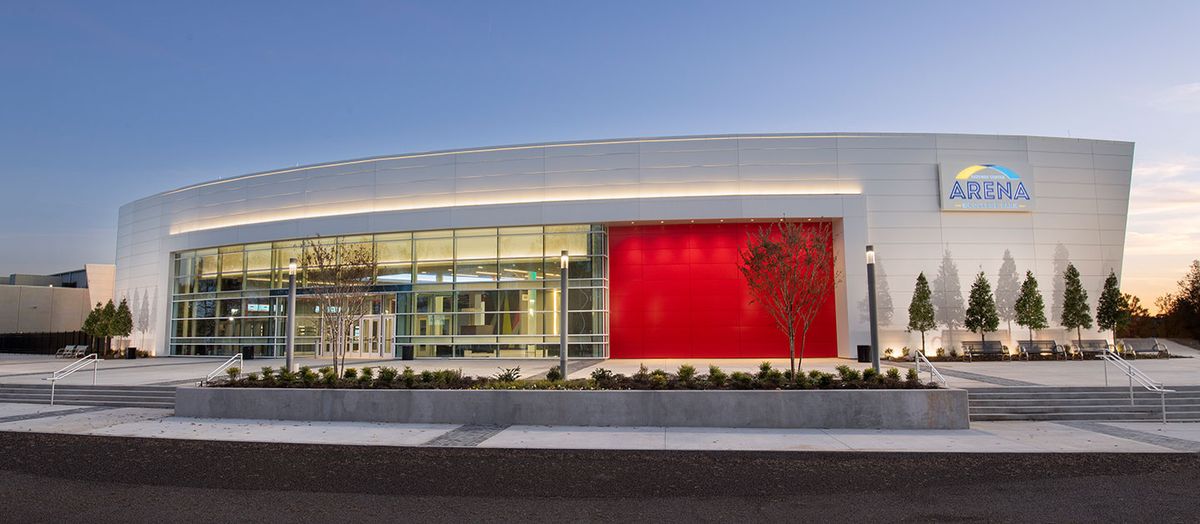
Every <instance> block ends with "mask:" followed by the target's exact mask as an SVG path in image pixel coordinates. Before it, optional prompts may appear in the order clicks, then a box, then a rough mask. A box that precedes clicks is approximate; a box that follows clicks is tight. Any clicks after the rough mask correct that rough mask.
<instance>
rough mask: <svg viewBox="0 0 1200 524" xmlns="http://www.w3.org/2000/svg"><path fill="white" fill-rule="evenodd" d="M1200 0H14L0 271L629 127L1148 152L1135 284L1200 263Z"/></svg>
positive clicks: (6, 17) (2, 31) (1137, 287)
mask: <svg viewBox="0 0 1200 524" xmlns="http://www.w3.org/2000/svg"><path fill="white" fill-rule="evenodd" d="M1198 21H1200V2H1195V1H1188V2H1097V1H1087V2H1068V1H1057V2H1035V1H1028V2H1025V1H1004V2H989V3H985V2H948V1H947V2H827V3H815V2H814V3H807V2H751V1H744V2H743V1H736V2H735V1H732V0H730V1H726V2H668V1H661V2H647V1H641V2H636V1H635V2H619V1H607V2H589V3H582V2H552V1H546V2H516V1H513V2H478V3H473V2H428V3H413V2H382V1H379V2H320V3H317V2H313V3H306V2H298V1H292V2H216V1H213V2H187V3H185V2H171V1H156V2H60V1H54V0H46V1H14V0H6V1H4V2H3V3H2V4H0V71H2V73H0V97H3V100H4V103H3V104H0V156H2V157H3V159H4V162H3V164H0V224H4V226H3V227H2V228H0V242H3V244H0V245H4V246H5V248H4V249H3V250H0V274H7V273H9V272H53V271H61V270H65V269H70V268H74V267H78V266H81V265H82V264H83V263H84V262H111V261H112V260H113V253H114V250H115V247H114V246H115V233H116V231H115V230H116V213H117V207H118V206H119V205H120V204H122V203H124V202H127V201H130V200H133V199H135V198H139V197H141V196H145V195H149V194H152V193H156V192H158V191H162V190H165V189H170V188H174V187H178V186H182V185H186V184H189V183H193V182H198V181H202V180H208V179H213V178H217V177H224V176H233V175H237V174H242V173H248V172H253V171H260V170H266V169H271V168H278V167H281V166H288V165H293V164H308V163H314V162H322V161H330V160H337V159H345V158H354V157H363V156H373V155H380V154H388V153H399V152H406V151H415V150H428V149H445V148H455V147H470V146H481V145H495V144H509V143H523V142H538V141H550V140H571V139H588V138H606V137H623V136H652V135H675V134H696V133H737V132H784V131H899V132H904V131H913V132H968V133H1006V134H1009V133H1011V134H1035V135H1054V136H1068V135H1069V136H1076V137H1088V138H1106V139H1118V140H1132V141H1135V142H1137V153H1136V174H1135V182H1134V191H1133V193H1134V194H1133V197H1132V198H1133V203H1132V204H1131V208H1132V209H1131V216H1130V223H1129V227H1130V235H1129V239H1128V242H1127V246H1126V268H1127V270H1126V275H1125V276H1126V278H1125V281H1126V282H1125V285H1126V287H1127V288H1129V289H1132V290H1133V291H1135V292H1137V293H1139V294H1141V295H1143V300H1144V301H1146V302H1152V301H1153V297H1154V296H1156V295H1157V294H1160V293H1161V292H1162V291H1163V290H1165V289H1166V288H1167V287H1168V286H1169V285H1170V284H1171V283H1173V281H1174V279H1176V278H1178V276H1179V275H1181V274H1182V273H1183V270H1184V269H1185V266H1186V264H1187V262H1188V261H1190V260H1191V259H1192V258H1196V257H1200V249H1198V248H1197V246H1198V245H1200V213H1197V211H1200V209H1198V207H1200V205H1198V204H1197V202H1200V190H1198V189H1197V188H1198V187H1200V185H1198V184H1200V145H1198V144H1200V124H1198V123H1197V122H1198V121H1200V59H1198V58H1197V57H1198V56H1200V34H1198V32H1197V31H1196V30H1195V26H1196V24H1197V22H1198Z"/></svg>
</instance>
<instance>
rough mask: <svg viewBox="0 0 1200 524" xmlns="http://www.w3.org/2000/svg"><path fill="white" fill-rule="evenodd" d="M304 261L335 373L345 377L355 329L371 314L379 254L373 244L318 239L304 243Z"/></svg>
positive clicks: (311, 293)
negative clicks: (343, 374) (350, 343)
mask: <svg viewBox="0 0 1200 524" xmlns="http://www.w3.org/2000/svg"><path fill="white" fill-rule="evenodd" d="M303 261H304V262H303V264H304V277H305V278H306V280H307V286H306V287H307V291H308V292H309V295H310V296H312V297H313V298H314V299H315V300H316V303H317V306H318V310H319V314H320V316H321V335H322V338H323V339H324V341H325V343H327V344H329V347H330V349H332V352H333V367H334V372H335V373H337V374H338V375H341V373H342V371H343V370H344V369H345V367H346V354H347V352H348V351H347V350H348V349H349V338H350V336H351V334H352V333H353V332H354V326H355V325H357V324H358V322H359V321H360V320H362V318H363V317H364V316H366V315H368V314H369V313H371V307H372V304H373V301H374V297H372V296H371V294H370V290H371V286H372V284H373V280H374V275H375V250H374V248H373V247H372V246H371V245H370V244H365V243H341V242H338V241H336V240H335V239H323V238H318V239H316V240H311V241H306V242H305V243H304V255H303Z"/></svg>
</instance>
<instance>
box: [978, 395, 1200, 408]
mask: <svg viewBox="0 0 1200 524" xmlns="http://www.w3.org/2000/svg"><path fill="white" fill-rule="evenodd" d="M1163 403H1164V399H1162V398H1135V399H1134V402H1133V403H1130V402H1129V398H1128V397H1126V398H1122V399H1116V400H1114V399H1109V398H1006V399H1003V400H976V399H970V400H968V402H967V405H970V406H972V408H973V406H991V408H998V406H1006V405H1010V406H1025V405H1162V404H1163ZM1165 403H1166V405H1200V399H1192V398H1171V397H1166V398H1165Z"/></svg>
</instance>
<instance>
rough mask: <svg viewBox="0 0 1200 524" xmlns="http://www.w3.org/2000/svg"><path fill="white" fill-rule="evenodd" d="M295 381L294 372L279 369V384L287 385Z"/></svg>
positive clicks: (283, 368) (282, 368) (281, 367)
mask: <svg viewBox="0 0 1200 524" xmlns="http://www.w3.org/2000/svg"><path fill="white" fill-rule="evenodd" d="M295 381H296V372H294V371H290V370H288V368H285V367H283V366H280V367H279V382H281V383H283V384H284V385H289V384H291V383H292V382H295Z"/></svg>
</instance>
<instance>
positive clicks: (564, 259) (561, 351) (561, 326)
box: [558, 249, 571, 380]
mask: <svg viewBox="0 0 1200 524" xmlns="http://www.w3.org/2000/svg"><path fill="white" fill-rule="evenodd" d="M570 261H571V259H570V257H569V256H568V255H567V250H565V249H564V250H562V254H561V255H560V256H559V257H558V268H559V270H560V271H559V278H560V285H559V289H561V290H562V293H561V296H560V297H558V370H559V371H560V372H562V379H563V380H566V379H567V263H568V262H570Z"/></svg>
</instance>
